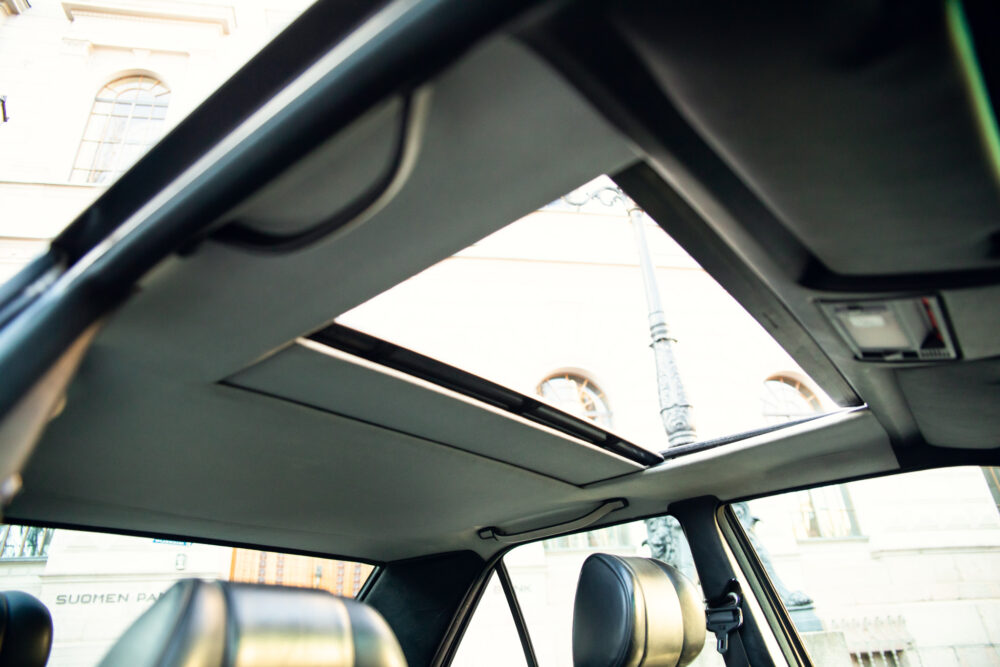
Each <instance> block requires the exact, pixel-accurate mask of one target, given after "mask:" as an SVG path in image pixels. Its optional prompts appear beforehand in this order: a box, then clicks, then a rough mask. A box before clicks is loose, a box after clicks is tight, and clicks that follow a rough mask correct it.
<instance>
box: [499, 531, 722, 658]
mask: <svg viewBox="0 0 1000 667" xmlns="http://www.w3.org/2000/svg"><path fill="white" fill-rule="evenodd" d="M651 545H652V546H651ZM654 550H656V552H657V553H658V554H660V555H661V558H662V559H663V560H665V561H666V562H669V563H670V564H671V565H674V566H675V567H677V568H678V569H680V570H681V571H682V572H683V573H684V574H686V575H687V576H688V578H689V579H691V580H692V581H693V582H694V583H695V584H696V585H697V584H698V577H697V573H696V572H695V570H694V566H693V563H692V561H691V556H690V550H689V548H688V545H687V541H686V540H685V538H684V533H683V532H681V530H680V527H679V526H678V525H677V523H676V522H675V521H673V520H672V519H670V518H669V517H661V518H657V519H651V520H649V521H648V522H645V521H634V522H631V523H627V524H622V525H619V526H612V527H609V528H600V529H597V530H592V531H589V532H584V533H576V534H574V535H569V536H565V537H558V538H554V539H551V540H545V541H542V542H534V543H531V544H525V545H522V546H519V547H517V548H515V549H513V550H512V551H511V552H510V553H508V554H507V555H506V556H504V564H505V565H506V567H507V571H508V572H509V573H510V578H511V582H512V583H513V585H514V591H515V593H516V595H517V599H518V602H519V604H520V606H521V611H522V613H523V614H524V618H525V623H526V624H527V629H528V634H529V635H530V636H531V642H532V645H533V647H534V649H535V655H536V657H537V658H538V664H539V665H540V666H541V667H571V666H572V664H573V651H572V646H573V641H572V637H573V603H574V600H575V598H576V587H577V580H578V579H579V576H580V569H581V568H582V567H583V562H584V561H585V560H586V559H587V557H588V556H590V555H591V554H594V553H607V554H613V555H619V556H643V557H647V558H648V557H652V556H653V553H654ZM698 592H699V595H701V587H700V585H699V586H698ZM482 664H489V665H501V664H504V663H503V662H502V661H499V662H489V663H482ZM691 664H692V665H698V666H712V667H715V666H719V667H721V666H722V665H723V664H724V662H723V660H722V656H720V655H719V654H718V653H717V652H716V650H715V637H714V635H712V634H711V633H708V634H707V635H706V638H705V648H704V649H703V650H702V652H701V654H700V655H699V656H698V658H697V659H696V660H695V661H694V662H693V663H691Z"/></svg>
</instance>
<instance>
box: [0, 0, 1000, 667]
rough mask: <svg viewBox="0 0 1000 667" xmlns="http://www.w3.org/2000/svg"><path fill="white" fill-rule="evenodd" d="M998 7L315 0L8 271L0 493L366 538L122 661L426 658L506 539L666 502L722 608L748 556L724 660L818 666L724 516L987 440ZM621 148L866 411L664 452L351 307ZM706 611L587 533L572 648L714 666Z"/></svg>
mask: <svg viewBox="0 0 1000 667" xmlns="http://www.w3.org/2000/svg"><path fill="white" fill-rule="evenodd" d="M998 19H1000V17H998V12H997V9H996V7H995V6H994V5H993V4H991V3H988V2H979V1H975V0H966V1H964V2H959V1H957V0H946V1H945V2H936V1H935V2H931V1H918V2H908V3H902V2H891V1H883V2H846V3H845V2H819V3H808V4H805V5H803V4H800V3H791V2H777V3H771V4H768V5H766V6H759V5H747V4H744V3H736V2H729V1H727V0H713V1H712V2H697V3H696V2H686V1H679V2H671V3H662V2H650V1H648V0H622V1H618V2H603V1H591V0H586V1H582V2H563V1H548V2H543V1H526V0H518V1H517V2H510V1H507V2H499V1H493V0H482V1H480V2H476V3H467V2H462V1H460V0H443V1H437V2H434V1H430V0H392V1H390V2H372V1H357V2H338V1H335V0H319V2H317V3H316V4H315V5H314V6H312V7H311V8H310V9H309V10H307V12H306V13H305V14H304V15H303V16H302V17H301V18H300V19H298V20H296V21H295V22H294V23H293V24H292V25H291V26H289V28H288V29H287V30H285V31H284V32H283V33H282V34H280V35H279V36H278V38H276V39H275V41H274V42H272V43H271V44H269V45H268V46H267V47H266V48H265V49H264V51H262V52H261V53H260V54H259V55H258V56H256V57H255V58H254V59H252V60H251V61H250V62H249V63H248V64H247V65H245V66H244V67H243V68H242V69H241V70H240V71H239V72H238V73H237V74H236V75H235V76H234V77H233V78H232V79H230V80H229V81H228V82H227V83H226V84H225V85H224V86H223V87H222V88H220V89H219V90H218V91H217V92H216V93H215V94H214V95H213V96H212V97H210V98H209V99H208V100H207V101H206V102H204V103H203V104H202V105H201V106H200V107H199V108H197V109H196V111H195V112H194V113H193V114H191V116H190V117H188V118H187V119H185V120H184V121H182V122H181V123H180V124H179V125H178V126H177V127H176V128H174V129H173V130H172V131H171V132H170V133H169V134H168V135H167V136H166V137H165V138H164V139H163V140H162V141H161V142H160V143H159V144H158V145H156V146H155V147H154V148H153V149H151V150H150V151H149V152H148V153H147V154H146V155H145V156H144V157H143V158H142V159H141V160H140V161H139V162H138V163H137V164H136V165H135V166H134V167H133V168H132V169H131V170H130V171H129V172H127V173H126V174H125V175H124V176H123V177H122V178H121V179H120V180H119V181H118V182H117V183H115V184H114V185H113V186H112V187H111V188H110V189H109V190H108V191H107V192H106V193H104V194H103V195H102V196H101V197H100V198H99V199H98V200H97V201H96V202H95V203H94V204H93V205H92V206H91V207H90V208H89V209H88V210H87V211H85V212H84V213H83V214H82V215H81V216H80V217H79V218H78V219H77V220H75V221H74V222H73V224H72V225H70V226H69V227H68V228H67V229H66V231H65V232H63V233H62V234H61V235H60V236H59V237H58V238H56V239H55V241H54V242H53V243H52V246H51V249H50V250H49V252H48V253H47V254H45V255H44V256H42V257H40V258H39V259H37V260H35V262H34V263H33V264H31V265H30V266H29V267H27V268H26V269H25V270H24V271H23V272H22V273H21V274H19V275H18V276H17V277H16V278H15V279H14V280H13V281H11V282H10V283H8V284H6V285H3V286H0V378H3V380H2V382H0V415H2V422H0V479H2V482H0V495H2V500H3V503H4V507H3V517H4V520H5V521H7V522H14V523H22V524H29V525H38V526H53V527H65V528H78V529H84V530H93V531H109V532H116V533H125V534H132V535H148V536H164V537H175V538H185V539H195V540H198V541H201V542H205V543H210V544H226V545H247V546H253V547H259V548H272V549H281V550H283V551H287V552H289V553H301V554H317V555H324V556H340V557H345V558H350V559H353V560H358V561H362V562H369V563H373V564H376V565H377V566H378V568H377V572H376V575H375V576H374V577H372V579H371V580H370V581H369V582H368V583H367V584H366V585H365V587H364V589H363V590H362V593H361V594H360V596H359V599H360V600H361V602H360V603H357V602H353V601H349V600H344V601H339V600H338V599H337V598H334V597H333V596H328V595H326V594H323V595H320V594H314V593H311V592H308V591H298V592H289V590H290V589H288V590H286V589H281V588H275V589H274V590H271V591H268V590H266V589H261V588H257V587H252V586H240V585H235V584H233V585H227V584H209V583H205V582H201V583H198V582H192V581H188V582H184V583H182V584H178V585H177V587H175V588H174V589H171V592H170V594H169V595H167V596H164V598H162V599H161V600H160V601H159V602H158V603H157V604H156V605H155V606H154V607H152V608H151V610H150V612H148V613H147V614H146V615H144V616H143V617H141V619H140V620H139V621H138V622H137V624H136V625H135V626H133V628H132V629H131V630H129V632H128V633H126V635H124V636H123V637H122V639H121V641H120V643H119V644H118V645H117V646H116V647H115V648H114V649H113V650H112V652H111V653H110V654H109V655H108V657H107V659H106V660H107V663H106V664H156V665H167V664H170V665H174V664H177V665H179V664H205V665H208V664H241V665H243V664H254V665H256V664H303V665H306V664H308V665H313V664H331V665H333V664H338V665H339V664H357V665H403V664H409V665H411V666H412V665H447V664H448V663H449V661H450V660H451V659H452V657H453V656H454V653H455V650H456V647H457V645H458V642H459V641H460V639H461V637H462V633H463V631H464V628H465V625H466V624H467V623H468V619H469V617H470V615H471V612H472V610H474V609H475V606H476V602H477V600H478V599H479V597H480V596H481V594H482V591H483V588H484V586H485V582H486V581H487V579H488V577H489V576H490V575H491V574H492V573H493V571H494V569H495V568H496V567H498V563H499V561H500V559H501V558H502V556H503V555H504V554H505V553H506V552H507V551H508V550H510V549H511V548H512V546H513V545H515V544H520V543H524V542H530V541H532V540H538V539H542V538H544V537H552V536H556V535H562V534H566V533H571V532H573V531H576V530H581V529H584V528H586V529H593V528H599V527H602V526H610V525H616V524H620V523H623V522H627V521H633V520H636V519H643V518H646V517H652V516H658V515H662V514H664V513H665V512H668V511H669V512H670V514H672V515H673V516H675V517H676V518H677V519H678V521H679V522H680V524H681V526H682V527H683V529H684V533H685V535H686V536H687V539H688V542H689V543H690V545H691V551H692V554H693V557H694V562H695V565H696V566H697V571H698V575H699V578H700V580H701V586H702V588H703V589H704V595H705V596H706V597H707V598H708V599H709V600H710V601H711V600H713V599H720V598H721V599H725V598H726V597H727V596H728V595H729V594H730V593H731V590H730V589H729V588H727V587H728V586H730V581H731V580H733V579H739V580H740V581H742V583H743V594H742V596H740V597H738V598H737V599H738V600H741V601H740V602H738V607H740V608H741V621H740V622H741V626H740V627H738V628H736V629H734V630H733V631H732V633H731V634H730V635H729V641H730V642H731V643H733V642H735V643H738V644H739V649H738V650H730V651H729V652H728V653H726V654H725V656H724V657H725V660H726V664H727V665H730V664H754V665H758V664H760V665H768V664H783V663H786V662H787V664H811V662H810V658H809V657H808V655H807V654H806V652H805V651H804V650H803V649H802V647H801V645H800V643H799V642H798V640H797V639H796V635H795V630H794V628H792V627H791V624H790V622H789V621H788V618H787V615H786V613H785V612H784V610H783V609H782V607H781V604H780V602H779V603H778V604H773V603H774V601H775V600H776V599H777V598H776V594H775V593H774V590H773V587H772V584H771V582H770V581H769V580H768V577H767V576H766V574H763V570H762V569H761V566H760V563H759V562H756V560H755V559H754V558H753V556H752V550H751V551H750V554H751V555H746V552H744V555H742V556H741V555H739V554H734V551H736V550H737V549H736V547H734V546H733V544H734V543H738V542H739V539H744V540H745V537H740V536H739V535H738V534H737V533H738V532H739V531H738V530H737V529H736V528H734V526H736V524H735V523H733V519H732V517H731V515H730V513H728V512H720V508H721V507H723V506H724V505H726V504H728V503H732V502H736V501H739V500H745V499H748V498H754V497H758V496H762V495H767V494H772V493H776V492H780V491H787V490H793V489H803V488H808V487H812V486H816V485H820V484H826V483H830V482H839V481H846V480H857V479H864V478H868V477H874V476H880V475H886V474H895V473H901V472H908V471H915V470H922V469H928V468H940V467H946V466H956V465H997V464H1000V455H998V448H1000V411H997V410H996V406H997V404H998V399H1000V336H998V335H997V332H998V331H1000V138H998V137H1000V134H998V131H997V119H996V115H995V113H994V111H993V108H992V106H991V105H990V99H991V98H992V99H997V97H998V96H1000V58H998V57H997V49H998V45H1000V34H998V33H1000V20H998ZM601 174H607V175H609V176H610V177H611V178H612V179H613V180H614V182H615V183H616V184H617V185H618V186H619V187H620V188H621V189H622V190H623V191H624V192H625V193H627V195H628V196H629V197H630V198H631V199H633V200H634V201H635V202H636V203H637V204H638V205H640V206H641V207H642V208H643V209H644V210H645V211H647V212H648V213H649V214H650V215H651V216H652V217H653V218H654V219H655V220H656V221H657V223H658V224H660V225H661V226H662V227H663V228H664V229H665V230H666V231H667V233H669V235H670V236H671V237H672V238H673V239H675V240H676V241H677V242H678V243H680V244H681V245H682V246H683V247H684V249H685V250H686V251H687V252H688V253H690V255H691V256H692V257H693V258H694V259H695V260H697V262H698V263H699V264H700V265H701V266H702V267H704V269H705V270H706V271H707V272H708V273H710V274H711V275H712V276H713V277H714V278H715V279H716V280H718V281H719V283H720V284H721V285H722V286H723V287H724V288H725V289H726V291H728V292H729V293H730V294H731V295H732V296H733V297H734V298H735V299H736V300H737V301H738V302H739V303H740V304H741V305H742V306H743V307H744V308H745V309H746V310H747V311H748V312H749V313H750V314H751V315H752V316H753V317H754V318H755V319H756V320H757V321H758V322H759V323H760V324H761V325H762V326H763V327H764V328H765V329H766V330H767V331H768V333H770V334H771V335H772V336H773V337H774V338H775V339H776V340H777V341H778V342H779V343H780V344H781V345H782V346H783V347H784V348H785V349H786V350H787V351H788V353H789V354H790V355H791V356H792V357H793V358H794V359H795V361H796V362H797V363H798V364H799V365H800V366H801V368H802V369H804V370H805V371H806V372H808V374H809V375H810V376H811V377H812V378H814V379H815V380H816V382H817V383H818V384H819V385H820V386H821V387H822V388H823V389H824V390H825V391H826V392H827V393H828V394H829V396H830V397H831V398H832V399H833V400H834V401H835V402H836V403H837V405H838V406H840V409H839V410H837V411H835V412H833V413H831V414H824V415H820V416H816V417H815V418H809V419H806V420H801V421H800V422H796V423H793V424H791V425H787V426H782V427H775V428H769V429H764V430H761V431H759V432H751V433H745V434H741V435H739V436H734V437H731V438H724V439H716V440H712V441H704V442H698V443H695V444H693V445H689V446H686V447H684V448H682V449H679V450H667V451H664V452H660V451H656V450H654V449H650V448H647V447H645V446H644V445H643V443H642V442H631V441H628V440H626V439H623V438H622V437H620V436H618V435H616V434H613V433H610V432H608V431H606V430H604V429H602V428H600V427H599V426H595V425H594V424H592V423H590V422H587V421H585V420H582V419H580V418H578V417H575V416H572V415H568V414H566V413H562V412H560V411H558V410H555V409H553V408H550V407H546V406H545V405H543V404H542V403H540V402H539V401H537V400H534V399H533V398H531V397H527V396H524V395H521V394H518V393H517V392H514V391H512V390H509V389H506V388H505V387H502V386H500V385H498V384H495V383H492V382H491V381H489V380H486V379H484V378H481V377H478V376H475V375H473V374H471V373H468V372H466V371H463V370H461V369H459V368H456V367H453V366H450V365H448V364H445V363H443V362H440V361H436V360H434V359H432V358H429V357H426V356H423V355H421V354H419V353H418V352H416V351H412V350H407V349H405V348H402V347H399V346H396V345H393V344H391V343H388V342H386V341H383V340H381V339H378V338H376V337H373V336H370V335H368V334H364V333H361V332H358V331H356V330H354V329H351V328H349V327H346V326H344V325H342V324H338V323H334V322H333V320H334V318H335V317H337V316H339V315H341V314H342V313H345V312H347V311H349V310H350V309H352V308H354V307H355V306H358V305H359V304H362V303H364V302H365V301H367V300H368V299H370V298H372V297H374V296H376V295H378V294H380V293H382V292H384V291H385V290H387V289H389V288H391V287H392V286H394V285H396V284H398V283H400V282H402V281H404V280H406V279H407V278H410V277H411V276H413V275H415V274H417V273H419V272H420V271H422V270H424V269H426V268H427V267H429V266H431V265H432V264H434V263H435V262H437V261H439V260H441V259H443V258H445V257H448V256H450V255H452V254H453V253H455V252H457V251H459V250H461V249H462V248H465V247H466V246H468V245H470V244H471V243H473V242H475V241H477V240H479V239H481V238H483V237H485V236H487V235H489V234H491V233H492V232H494V231H496V230H498V229H500V228H501V227H503V226H505V225H506V224H508V223H509V222H510V221H511V220H515V219H517V218H518V217H520V216H523V215H525V214H527V213H529V212H531V211H533V210H536V209H538V208H539V207H541V206H544V205H545V204H546V203H547V202H550V201H552V200H554V199H556V198H558V197H559V196H561V195H562V194H564V193H565V192H569V191H571V190H573V188H575V187H577V186H579V185H580V184H581V183H584V182H587V181H589V180H590V179H593V178H594V177H596V176H599V175H601ZM346 507H349V508H350V512H331V511H330V510H329V508H346ZM732 540H735V542H732ZM8 595H10V594H8ZM750 598H753V599H754V600H755V601H753V602H752V603H751V600H750ZM768 601H770V603H769V602H768ZM4 609H5V613H10V614H13V611H12V610H13V609H14V605H13V603H12V602H11V601H10V599H9V598H8V599H7V601H6V602H4ZM376 612H377V613H376ZM704 615H705V601H704V600H703V599H702V597H701V595H700V594H699V593H698V592H697V591H694V590H693V589H692V588H691V584H690V582H688V581H687V580H686V579H685V577H684V575H681V574H679V573H677V572H675V571H673V570H672V569H671V568H670V566H667V565H663V564H660V563H658V562H657V561H653V560H648V559H638V560H636V561H634V562H633V561H632V560H630V559H621V558H618V557H614V556H607V555H605V556H600V555H595V556H594V557H593V558H592V559H591V560H590V561H588V562H587V564H586V565H585V566H584V571H583V573H582V574H581V580H580V588H579V589H578V593H577V601H576V612H575V618H574V638H573V651H574V662H575V664H577V665H640V664H641V665H684V664H688V663H689V662H690V661H691V660H693V659H694V657H695V656H696V655H697V653H698V651H699V650H700V647H701V646H702V645H703V644H704V641H705V640H704V637H705V634H704V633H705V622H704ZM382 619H384V621H383V620H382ZM7 623H11V621H9V620H8V621H7ZM578 628H579V630H578ZM47 632H48V633H49V636H51V628H49V629H48V630H47ZM727 632H728V631H727ZM16 634H17V633H14V635H16ZM37 634H38V635H39V636H43V635H44V634H45V631H43V630H39V631H38V633H37ZM709 634H710V635H711V632H710V633H709ZM9 636H13V635H11V633H9V632H4V633H3V638H2V641H0V648H2V650H0V656H6V655H7V654H8V650H12V651H17V650H19V649H17V648H16V647H15V648H13V649H8V645H9V644H10V643H11V641H12V640H10V639H9ZM33 636H34V635H33ZM765 636H767V637H770V636H774V637H775V639H776V641H773V642H772V641H771V640H770V639H768V640H767V641H765ZM39 641H42V643H43V644H44V639H43V640H39ZM352 647H353V648H352ZM775 647H777V648H775ZM526 653H527V651H526ZM46 654H47V650H46ZM11 660H13V662H8V663H4V664H29V663H31V662H32V660H29V659H23V660H22V659H20V658H11ZM44 661H45V658H44V656H43V657H42V658H41V661H40V662H39V661H37V660H34V664H44ZM191 661H193V662H191ZM532 664H533V663H532Z"/></svg>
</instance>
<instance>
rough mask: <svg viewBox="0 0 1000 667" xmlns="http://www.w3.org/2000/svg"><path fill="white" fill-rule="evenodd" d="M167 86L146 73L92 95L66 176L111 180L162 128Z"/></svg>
mask: <svg viewBox="0 0 1000 667" xmlns="http://www.w3.org/2000/svg"><path fill="white" fill-rule="evenodd" d="M169 104H170V89H169V88H167V87H166V85H164V84H163V82H162V81H160V80H158V79H156V78H155V77H153V76H150V75H148V74H134V75H129V76H123V77H121V78H118V79H115V80H114V81H112V82H111V83H109V84H107V85H106V86H104V87H103V88H101V90H100V92H98V93H97V96H96V97H95V98H94V104H93V106H92V107H91V109H90V117H89V118H88V119H87V127H86V129H84V132H83V139H82V140H81V141H80V149H79V150H78V151H77V154H76V160H75V161H74V162H73V171H72V173H71V174H70V181H71V182H73V183H110V182H111V181H113V180H114V179H115V178H117V177H118V176H119V175H120V174H121V173H122V172H123V171H125V170H126V169H128V168H129V166H130V165H131V164H132V163H133V162H135V161H136V160H137V159H139V157H140V156H141V155H142V154H143V153H145V152H146V149H147V148H149V147H150V146H151V145H152V144H153V143H154V142H155V141H156V140H157V139H158V138H159V137H160V135H161V134H162V133H163V127H164V122H165V119H166V117H167V106H168V105H169Z"/></svg>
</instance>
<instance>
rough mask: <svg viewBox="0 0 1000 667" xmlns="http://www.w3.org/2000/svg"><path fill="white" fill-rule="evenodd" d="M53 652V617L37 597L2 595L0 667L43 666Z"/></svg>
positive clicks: (0, 610) (19, 593) (20, 594)
mask: <svg viewBox="0 0 1000 667" xmlns="http://www.w3.org/2000/svg"><path fill="white" fill-rule="evenodd" d="M51 650H52V616H51V615H50V614H49V610H48V609H47V608H46V607H45V605H44V604H42V603H41V601H40V600H39V599H38V598H35V597H33V596H31V595H28V594H27V593H22V592H21V591H4V592H3V593H0V667H8V665H10V666H11V667H13V666H14V665H16V666H17V667H36V665H37V666H38V667H43V665H45V663H46V662H48V660H49V651H51Z"/></svg>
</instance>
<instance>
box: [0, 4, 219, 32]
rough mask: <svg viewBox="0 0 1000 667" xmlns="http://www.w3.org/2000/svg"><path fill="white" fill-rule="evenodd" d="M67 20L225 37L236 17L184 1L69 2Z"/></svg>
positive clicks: (216, 6)
mask: <svg viewBox="0 0 1000 667" xmlns="http://www.w3.org/2000/svg"><path fill="white" fill-rule="evenodd" d="M0 2H2V3H4V4H6V3H10V2H14V3H21V2H23V3H26V2H27V0H0ZM62 7H63V11H64V12H66V18H68V19H69V20H70V21H75V20H76V19H77V18H78V17H102V18H112V19H122V18H127V19H145V20H152V21H168V22H171V23H185V22H186V23H200V24H205V25H212V26H218V28H219V29H220V31H221V32H222V34H224V35H228V34H230V33H232V31H233V29H234V28H235V27H236V15H235V12H234V11H233V8H232V7H229V6H222V5H202V4H194V3H180V2H169V3H168V2H155V1H146V0H142V1H135V0H117V1H114V0H112V1H107V0H66V1H65V2H63V3H62Z"/></svg>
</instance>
